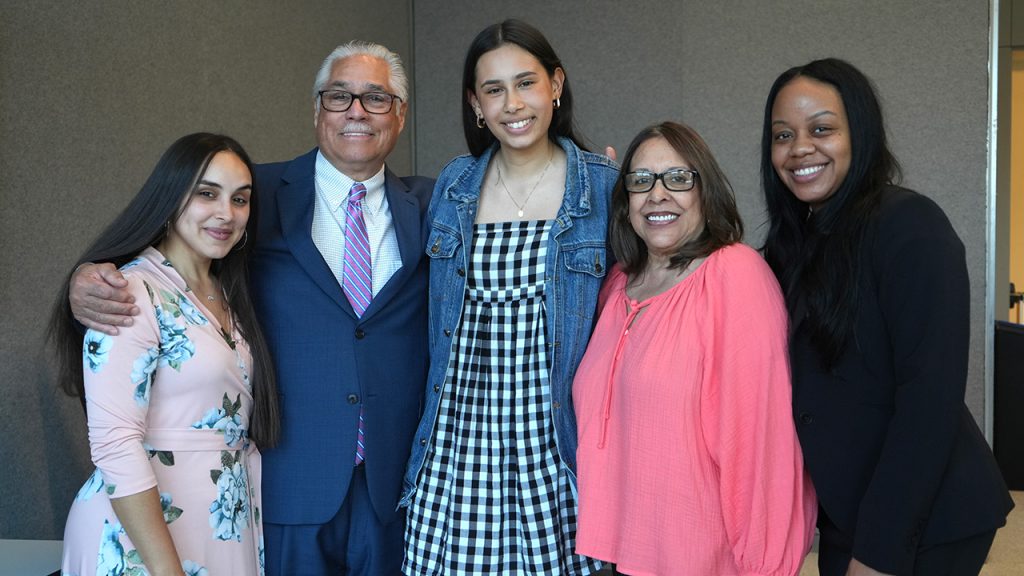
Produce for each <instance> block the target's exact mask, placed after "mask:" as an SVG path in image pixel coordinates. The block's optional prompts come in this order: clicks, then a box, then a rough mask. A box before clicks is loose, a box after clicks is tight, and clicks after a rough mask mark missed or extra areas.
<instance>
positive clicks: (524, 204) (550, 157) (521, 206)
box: [494, 150, 555, 218]
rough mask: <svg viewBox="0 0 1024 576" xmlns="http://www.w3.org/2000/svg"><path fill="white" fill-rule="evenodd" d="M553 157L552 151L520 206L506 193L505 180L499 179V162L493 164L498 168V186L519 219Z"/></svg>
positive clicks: (510, 194) (553, 152)
mask: <svg viewBox="0 0 1024 576" xmlns="http://www.w3.org/2000/svg"><path fill="white" fill-rule="evenodd" d="M554 157H555V151H554V150H552V151H551V155H550V156H548V163H547V164H545V165H544V170H542V171H541V173H540V178H537V181H536V182H534V183H533V188H531V189H530V193H529V194H527V195H526V200H523V203H522V204H520V203H519V202H516V199H515V198H513V197H512V193H511V192H509V191H508V186H506V185H505V180H503V179H502V177H501V162H495V163H494V165H495V166H497V167H498V184H501V188H502V189H503V190H505V195H506V196H508V199H509V200H511V201H512V204H513V205H515V207H516V208H518V209H519V217H520V218H522V217H523V209H524V208H526V203H527V202H529V201H530V198H532V197H533V193H534V192H536V191H537V187H538V186H540V183H541V181H542V180H544V176H546V175H547V173H548V168H550V167H551V160H552V159H553V158H554Z"/></svg>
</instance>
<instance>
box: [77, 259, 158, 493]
mask: <svg viewBox="0 0 1024 576" xmlns="http://www.w3.org/2000/svg"><path fill="white" fill-rule="evenodd" d="M125 278H126V279H127V280H128V289H129V291H130V292H131V294H132V295H133V296H134V297H135V302H137V303H139V308H140V309H141V310H142V312H141V313H140V314H139V315H138V316H136V317H135V321H134V323H133V324H132V325H131V326H128V327H122V328H119V333H118V335H117V336H109V335H106V334H102V333H100V332H96V331H93V330H88V331H87V332H86V334H85V341H84V345H83V350H82V363H83V373H84V375H85V400H86V413H87V421H88V427H89V448H90V451H91V452H92V460H93V463H95V464H96V467H97V468H98V469H99V471H100V473H101V474H102V475H103V480H104V483H105V484H106V489H107V493H108V495H110V496H111V497H112V498H119V497H123V496H130V495H132V494H137V493H139V492H143V491H145V490H148V489H149V488H152V487H154V486H156V484H157V482H156V477H155V476H154V474H153V469H152V467H151V466H150V464H149V458H148V455H147V452H146V448H145V447H144V445H143V440H144V438H145V435H146V418H147V415H148V412H149V391H150V386H151V385H152V380H153V373H154V372H155V371H156V368H157V364H158V361H159V353H160V331H159V328H158V325H157V321H156V315H155V314H154V307H153V306H152V305H151V302H152V298H151V296H150V295H149V293H148V291H147V285H146V283H145V282H144V281H143V280H142V279H141V278H139V276H138V275H135V274H128V273H126V274H125Z"/></svg>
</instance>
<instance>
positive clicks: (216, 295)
mask: <svg viewBox="0 0 1024 576" xmlns="http://www.w3.org/2000/svg"><path fill="white" fill-rule="evenodd" d="M251 194H252V176H251V175H250V174H249V170H248V169H247V168H246V166H245V164H244V163H243V162H242V160H241V159H240V158H239V157H238V156H236V155H235V154H234V153H232V152H227V151H223V152H218V153H217V154H216V155H214V157H213V158H212V159H211V160H210V165H209V166H208V167H207V169H206V172H205V173H204V174H203V176H202V178H201V179H200V180H199V182H198V185H197V186H196V189H195V191H193V192H192V194H191V195H190V196H189V197H187V198H185V199H184V200H183V203H182V207H181V210H180V211H179V213H178V217H177V218H176V219H175V221H174V224H173V225H172V226H171V227H170V228H169V229H168V231H167V237H166V238H164V240H163V241H161V242H160V245H159V246H158V249H159V250H160V252H161V253H162V254H163V255H164V256H165V257H166V258H167V259H168V260H170V261H171V263H173V264H174V269H175V270H177V271H178V273H179V274H181V276H182V278H184V279H185V282H186V284H188V286H189V288H190V289H192V291H193V292H196V293H197V294H199V296H200V297H201V298H200V299H201V300H202V301H203V303H204V304H206V305H207V306H206V307H207V308H208V309H209V310H210V311H211V312H212V313H213V314H214V315H216V316H217V320H218V321H219V322H220V325H221V327H222V328H223V329H224V330H228V325H229V322H228V320H229V318H230V315H229V314H228V311H227V308H226V306H225V305H224V302H223V295H222V293H221V290H220V286H219V285H218V283H217V281H216V279H214V278H213V277H212V276H211V275H210V263H211V262H212V261H213V260H216V259H219V258H223V257H224V256H226V255H227V254H228V251H230V250H231V249H232V247H234V246H235V244H237V243H239V242H240V241H242V236H243V234H244V233H245V224H246V222H248V221H249V198H250V195H251ZM217 303H220V305H217Z"/></svg>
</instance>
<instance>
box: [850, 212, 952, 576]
mask: <svg viewBox="0 0 1024 576" xmlns="http://www.w3.org/2000/svg"><path fill="white" fill-rule="evenodd" d="M871 254H872V257H871V262H870V263H869V264H868V266H869V267H870V273H871V274H873V275H874V278H875V280H874V285H875V286H876V290H877V298H878V302H879V308H880V314H881V316H882V319H883V322H884V327H885V329H886V332H887V337H888V339H889V343H890V349H891V358H892V370H893V376H894V380H895V401H894V405H893V413H892V417H891V419H890V421H889V425H888V429H887V433H886V436H885V439H884V441H883V444H882V449H881V453H880V457H879V460H878V464H877V466H876V468H875V471H874V474H873V476H872V478H871V481H870V484H869V485H868V488H867V491H866V492H865V494H864V496H863V498H862V499H861V502H860V507H859V511H858V520H857V526H856V529H855V535H854V545H853V556H854V557H855V558H857V559H858V560H860V561H861V562H863V563H864V564H867V565H868V566H870V567H872V568H874V569H876V570H881V571H883V572H891V573H901V574H902V573H904V572H905V571H907V570H908V569H909V568H910V566H912V563H913V558H914V556H915V554H916V549H917V544H918V542H919V540H920V538H921V535H922V532H923V530H924V527H925V523H926V522H927V519H928V516H929V513H930V510H931V508H932V503H933V501H934V499H935V497H936V494H937V493H938V491H939V488H940V486H941V483H942V479H943V474H944V471H945V469H946V466H947V463H948V461H949V459H950V454H951V453H952V451H953V446H954V442H955V438H956V435H957V431H958V430H959V428H960V420H959V418H960V413H961V410H962V405H963V399H964V392H965V387H966V380H967V365H968V345H969V338H970V333H969V332H970V324H969V320H970V286H969V280H968V275H967V264H966V259H965V254H964V247H963V244H962V243H961V242H960V239H959V238H958V237H957V235H956V232H954V230H953V227H952V226H951V224H950V223H949V220H948V219H947V218H946V216H945V214H944V213H943V212H942V210H941V209H940V208H939V207H938V206H937V205H936V204H935V203H934V202H932V201H931V200H929V199H928V198H925V197H924V196H920V195H918V194H915V193H903V194H898V195H897V196H896V198H895V199H893V200H892V201H890V202H887V203H885V204H883V206H882V209H881V211H880V213H879V216H878V229H877V235H876V237H875V238H874V240H873V243H872V244H871ZM861 286H862V287H863V286H866V284H865V283H861ZM877 337H881V338H884V337H886V335H882V334H879V335H877Z"/></svg>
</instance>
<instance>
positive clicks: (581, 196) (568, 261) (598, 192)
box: [396, 138, 619, 506]
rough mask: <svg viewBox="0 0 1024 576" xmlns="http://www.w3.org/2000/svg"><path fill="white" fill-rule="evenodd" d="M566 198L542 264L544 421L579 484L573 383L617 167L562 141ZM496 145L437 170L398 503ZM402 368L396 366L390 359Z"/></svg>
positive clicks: (409, 482)
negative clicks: (426, 349)
mask: <svg viewBox="0 0 1024 576" xmlns="http://www.w3.org/2000/svg"><path fill="white" fill-rule="evenodd" d="M559 144H560V145H561V147H562V149H563V150H564V151H565V154H566V164H567V168H566V176H565V194H564V197H563V199H562V206H561V207H560V208H559V209H558V215H557V216H556V217H555V220H554V222H553V223H552V226H551V231H550V234H549V236H548V250H547V261H546V263H545V266H546V268H545V270H546V273H545V274H546V275H545V281H546V283H547V284H546V286H545V297H544V299H545V306H544V310H545V315H546V318H545V319H546V321H547V342H548V344H547V346H548V365H549V366H550V371H551V372H550V382H551V416H552V420H553V422H554V430H555V444H556V446H557V447H558V455H559V457H560V459H561V461H562V464H563V465H564V466H566V467H567V468H568V470H569V472H570V474H569V476H570V478H572V480H573V482H575V479H576V445H577V444H576V443H577V440H576V413H575V411H574V410H573V406H572V381H573V377H574V376H575V374H576V367H577V366H579V363H580V360H581V359H582V358H583V352H584V350H586V347H587V342H588V341H589V340H590V333H591V331H592V330H593V327H594V315H595V312H596V309H597V294H598V291H599V290H600V288H601V281H602V280H603V279H604V276H605V274H606V273H607V272H608V268H609V265H610V264H609V256H608V252H607V241H606V240H607V235H608V213H609V209H610V205H611V192H612V187H613V186H614V184H615V179H616V178H617V177H618V173H619V171H618V168H617V167H616V165H615V163H614V162H612V161H611V160H609V159H608V158H605V157H604V156H599V155H597V154H591V153H589V152H584V151H582V150H580V149H579V148H578V147H577V146H576V145H575V144H573V143H572V141H570V140H569V139H567V138H560V139H559ZM497 149H498V148H497V145H494V146H492V147H491V148H490V149H489V150H487V151H485V152H484V153H483V154H481V155H480V157H479V158H477V157H474V156H470V155H465V156H459V157H458V158H455V159H454V160H452V161H451V162H449V163H448V165H447V166H446V167H445V168H444V170H443V171H442V172H441V175H440V176H439V177H438V179H437V184H436V185H435V187H434V197H433V200H432V201H431V203H430V208H429V210H428V214H427V221H428V222H429V223H430V226H431V230H430V233H429V239H428V241H427V246H426V254H427V257H429V258H430V313H429V316H430V318H429V322H428V330H429V346H430V371H429V372H428V376H427V388H426V394H425V397H424V411H423V416H422V418H421V419H420V424H419V428H418V429H417V430H416V436H415V437H414V439H413V446H412V455H411V456H410V457H409V465H408V467H407V468H406V471H405V482H404V489H403V494H402V500H401V502H400V503H399V506H408V505H409V503H410V502H411V501H412V496H413V493H414V491H415V489H416V482H417V481H418V479H419V475H420V469H421V468H422V467H423V461H424V458H425V457H426V453H427V447H428V446H429V445H430V441H431V437H432V436H433V434H434V430H435V425H436V423H437V412H438V407H439V405H440V400H441V395H442V394H443V393H444V387H445V386H446V384H447V383H446V382H445V379H446V375H447V373H448V363H449V362H450V361H451V352H452V347H453V345H454V338H455V335H456V332H457V328H458V326H459V323H460V322H461V320H462V307H463V303H464V301H465V299H464V295H465V291H466V268H467V266H468V264H469V262H468V257H469V254H468V252H469V250H470V249H471V247H470V246H469V243H470V242H471V239H472V237H473V223H474V221H475V220H476V212H477V207H478V201H479V199H480V186H481V184H482V183H483V179H484V174H485V173H486V172H487V165H488V163H489V162H490V160H491V157H492V156H493V155H494V153H495V152H496V151H497ZM396 360H397V361H401V360H400V359H396Z"/></svg>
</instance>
